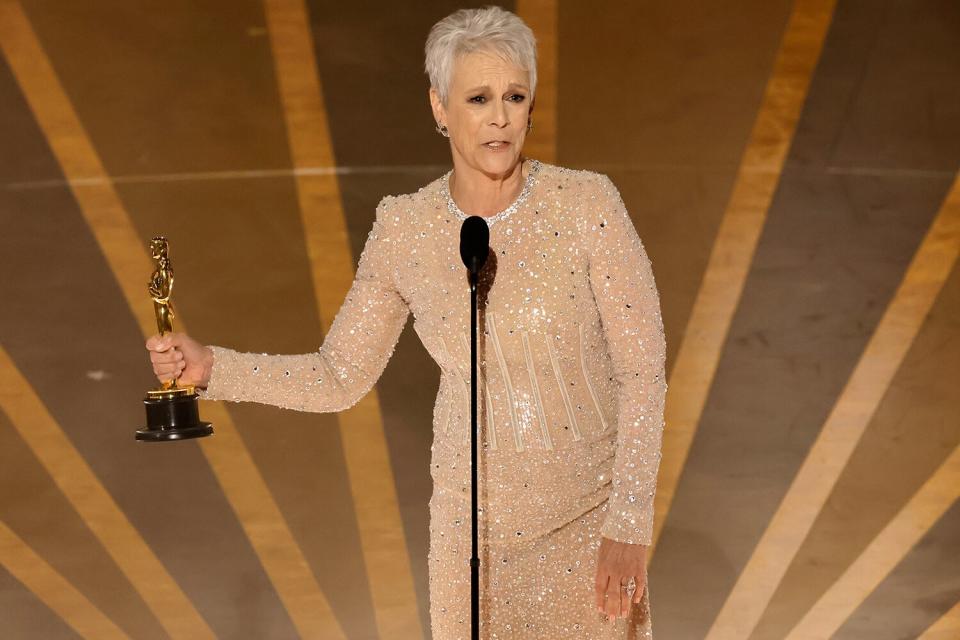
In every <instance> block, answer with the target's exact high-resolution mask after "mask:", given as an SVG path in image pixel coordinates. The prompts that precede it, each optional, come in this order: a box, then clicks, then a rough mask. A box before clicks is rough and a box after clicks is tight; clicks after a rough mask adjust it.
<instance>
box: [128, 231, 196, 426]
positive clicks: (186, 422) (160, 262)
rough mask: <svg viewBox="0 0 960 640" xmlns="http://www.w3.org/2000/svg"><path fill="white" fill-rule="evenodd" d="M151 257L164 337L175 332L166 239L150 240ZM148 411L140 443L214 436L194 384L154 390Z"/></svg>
mask: <svg viewBox="0 0 960 640" xmlns="http://www.w3.org/2000/svg"><path fill="white" fill-rule="evenodd" d="M150 255H151V256H152V257H153V260H154V262H155V263H156V267H155V268H154V270H153V274H152V275H151V276H150V284H149V291H150V297H151V298H152V299H153V311H154V314H155V315H156V316H157V330H158V331H159V333H160V335H164V334H167V333H171V332H172V331H173V318H174V317H175V315H174V313H173V302H172V300H171V297H172V295H173V266H172V265H171V264H170V256H169V244H168V243H167V239H166V238H164V237H163V236H157V237H156V238H154V239H153V240H151V241H150ZM143 403H144V405H146V408H147V427H146V428H145V429H140V430H138V431H137V440H144V441H147V442H163V441H166V440H186V439H188V438H199V437H202V436H208V435H210V434H211V433H213V426H212V425H211V424H210V423H209V422H200V412H199V410H198V409H197V393H196V390H195V389H194V388H193V386H192V385H187V386H180V385H178V384H177V380H176V378H173V379H171V380H166V381H164V382H163V383H161V385H160V388H159V389H151V390H150V391H148V392H147V397H146V398H144V399H143Z"/></svg>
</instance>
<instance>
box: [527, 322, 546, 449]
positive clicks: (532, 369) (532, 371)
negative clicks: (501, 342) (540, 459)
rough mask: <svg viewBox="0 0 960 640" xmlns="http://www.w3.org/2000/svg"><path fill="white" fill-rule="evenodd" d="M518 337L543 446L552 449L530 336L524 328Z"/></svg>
mask: <svg viewBox="0 0 960 640" xmlns="http://www.w3.org/2000/svg"><path fill="white" fill-rule="evenodd" d="M520 338H521V342H522V343H523V357H524V358H525V359H526V361H527V373H528V374H529V375H530V386H531V387H533V397H534V400H535V401H536V403H537V417H539V418H540V433H541V435H542V436H543V446H544V447H545V448H547V449H553V439H552V438H551V437H550V427H549V425H547V418H546V416H544V415H543V398H541V397H540V383H539V382H537V368H536V366H534V364H533V353H531V351H530V338H528V337H527V330H526V329H524V330H522V331H521V332H520Z"/></svg>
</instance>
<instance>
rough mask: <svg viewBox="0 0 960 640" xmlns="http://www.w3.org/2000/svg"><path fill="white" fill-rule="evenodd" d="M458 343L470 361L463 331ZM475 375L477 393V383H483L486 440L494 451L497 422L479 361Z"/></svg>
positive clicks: (467, 388) (488, 385) (468, 345)
mask: <svg viewBox="0 0 960 640" xmlns="http://www.w3.org/2000/svg"><path fill="white" fill-rule="evenodd" d="M460 343H461V344H462V345H463V349H464V351H465V352H466V354H467V356H466V357H467V362H469V361H470V342H469V340H467V337H466V335H465V334H463V333H461V334H460ZM476 375H477V385H478V388H477V392H478V393H479V391H480V389H479V385H480V384H482V385H483V397H484V399H485V401H486V404H487V430H486V436H487V442H488V444H489V445H490V448H491V449H493V450H494V451H496V449H497V423H496V421H495V420H494V417H493V400H492V399H491V397H490V382H489V381H488V380H487V379H486V377H485V376H481V375H480V363H479V361H478V362H477V374H476ZM464 384H465V385H466V386H465V390H466V393H467V396H468V397H469V395H470V388H469V385H467V384H466V383H464Z"/></svg>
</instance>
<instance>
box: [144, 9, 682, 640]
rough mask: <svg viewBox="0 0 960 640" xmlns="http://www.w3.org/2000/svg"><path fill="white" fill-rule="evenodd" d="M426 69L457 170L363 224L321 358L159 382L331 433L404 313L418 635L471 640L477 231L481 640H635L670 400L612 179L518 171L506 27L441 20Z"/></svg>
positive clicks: (188, 353) (527, 70)
mask: <svg viewBox="0 0 960 640" xmlns="http://www.w3.org/2000/svg"><path fill="white" fill-rule="evenodd" d="M426 69H427V72H428V74H429V76H430V83H431V88H430V93H429V95H430V103H431V106H432V109H433V114H434V117H435V119H436V122H437V130H438V131H439V132H440V133H441V134H442V135H444V136H447V137H449V139H450V151H451V153H452V156H453V169H452V170H451V171H450V172H448V173H447V174H446V175H444V176H442V177H440V178H437V179H436V180H434V181H432V182H431V183H429V184H427V185H426V186H424V187H422V188H421V189H420V190H419V191H418V192H416V193H411V194H405V195H400V196H396V197H393V196H387V197H385V198H384V199H383V200H382V201H381V202H380V204H379V206H378V207H377V214H376V220H375V222H374V223H373V229H372V230H371V231H370V234H369V236H368V238H367V241H366V245H365V247H364V250H363V253H362V254H361V257H360V260H359V265H358V268H357V274H356V278H355V280H354V282H353V285H352V288H351V289H350V292H349V293H348V295H347V297H346V300H345V301H344V303H343V306H342V307H341V308H340V310H339V312H338V314H337V316H336V319H335V320H334V322H333V324H332V326H331V328H330V331H329V333H328V335H327V336H326V337H325V339H324V341H323V344H322V346H321V347H320V349H319V350H318V351H317V352H315V353H311V354H304V355H270V356H268V355H263V354H254V353H238V352H236V351H232V350H230V349H226V348H223V347H205V346H202V345H200V344H198V343H197V342H195V341H194V340H192V339H190V338H189V337H187V336H185V335H183V334H172V335H167V336H165V337H163V338H160V337H159V336H154V337H153V338H151V339H150V340H149V341H148V342H147V348H148V349H149V350H150V351H151V352H152V353H151V359H152V361H153V366H154V371H155V373H156V374H157V376H158V377H159V378H160V379H161V380H167V379H169V378H171V377H176V376H179V378H180V379H181V381H182V382H183V383H189V384H195V385H197V386H198V387H200V388H201V389H204V388H205V389H204V390H202V391H201V393H202V395H203V396H204V397H206V398H211V399H222V400H232V401H254V402H262V403H269V404H273V405H277V406H281V407H287V408H292V409H298V410H302V411H341V410H343V409H347V408H348V407H350V406H352V405H353V404H355V403H356V402H357V401H358V400H359V399H360V398H361V397H363V395H365V394H366V393H367V391H369V389H370V388H371V387H372V386H373V384H374V383H375V382H376V380H377V379H378V378H379V377H380V375H381V373H382V372H383V369H384V367H385V366H386V363H387V361H388V360H389V358H390V356H391V354H392V352H393V349H394V347H395V345H396V342H397V340H398V338H399V335H400V332H401V330H402V328H403V326H404V324H405V323H406V320H407V316H408V314H409V313H410V312H411V311H412V312H413V314H414V318H415V321H414V327H415V329H416V331H417V333H418V335H419V336H420V338H421V340H422V342H423V344H424V346H425V347H426V349H427V350H428V352H429V353H430V355H431V356H432V357H433V358H434V360H436V362H437V363H438V364H439V366H440V369H441V382H440V389H439V392H438V395H437V400H436V406H435V411H434V424H433V428H434V445H433V454H432V455H433V457H432V464H431V472H432V475H433V480H434V493H433V496H432V498H431V501H430V516H431V520H430V555H429V572H430V613H431V620H432V628H433V634H434V638H437V639H443V640H448V639H453V638H467V637H469V623H470V595H469V594H470V589H469V587H470V573H469V568H468V561H469V557H470V497H469V496H470V492H469V487H470V464H469V459H470V458H469V436H470V412H469V394H468V390H469V387H468V385H469V380H470V374H469V368H470V364H469V362H470V350H469V342H468V341H469V335H470V319H469V308H470V307H469V300H470V298H469V296H470V293H469V286H468V283H467V278H466V270H465V269H464V267H463V264H462V262H461V261H460V257H459V253H458V250H459V231H460V226H461V221H462V220H464V219H466V216H467V215H480V216H483V217H484V218H486V220H487V224H488V225H489V227H490V246H491V255H490V258H489V259H488V261H487V264H486V265H485V267H484V271H483V272H482V275H481V289H482V293H481V297H482V301H481V313H480V322H481V327H480V328H481V333H480V336H481V340H480V345H479V346H480V349H481V352H480V358H479V366H478V376H479V380H480V389H479V399H478V404H479V407H480V417H479V422H480V428H481V434H480V442H481V445H482V453H481V461H482V462H481V469H480V473H481V489H480V490H481V498H480V500H481V503H480V504H481V511H482V514H481V516H480V521H479V529H480V536H481V538H480V548H481V563H482V564H481V567H482V569H481V594H482V597H481V620H482V623H481V626H482V627H483V637H489V638H551V639H553V638H608V639H612V638H637V637H645V638H650V637H651V621H650V611H649V591H648V589H647V588H646V549H647V545H649V544H650V541H651V538H652V527H653V497H654V488H655V483H656V476H657V470H658V467H659V460H660V443H661V434H662V429H663V405H664V395H665V392H666V381H665V376H664V360H665V338H664V333H663V325H662V321H661V316H660V305H659V296H658V293H657V289H656V285H655V283H654V278H653V273H652V270H651V265H650V261H649V259H648V257H647V254H646V252H645V250H644V246H643V244H642V242H641V240H640V238H639V237H638V235H637V232H636V229H635V228H634V226H633V224H632V222H631V220H630V217H629V215H628V214H627V211H626V209H625V207H624V205H623V201H622V200H621V198H620V195H619V193H618V191H617V189H616V188H615V187H614V185H613V183H612V182H611V181H610V179H609V178H607V177H606V176H604V175H601V174H597V173H593V172H589V171H575V170H570V169H564V168H561V167H557V166H552V165H548V164H544V163H540V162H537V161H536V160H532V159H527V158H525V157H524V156H523V154H522V149H523V142H524V138H525V136H526V134H527V132H528V131H529V129H530V127H531V126H532V120H531V114H532V112H533V102H534V95H535V89H536V50H535V41H534V38H533V34H532V33H531V31H530V29H529V28H527V26H526V25H525V24H524V23H523V22H522V21H521V20H520V19H519V18H518V17H517V16H515V15H514V14H512V13H509V12H507V11H504V10H502V9H499V8H496V7H487V8H485V9H478V10H462V11H458V12H456V13H454V14H452V15H450V16H448V17H447V18H445V19H443V20H441V21H440V22H438V23H437V24H436V25H435V26H434V27H433V29H432V30H431V32H430V35H429V37H428V40H427V45H426Z"/></svg>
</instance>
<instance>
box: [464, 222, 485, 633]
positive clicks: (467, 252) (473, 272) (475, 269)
mask: <svg viewBox="0 0 960 640" xmlns="http://www.w3.org/2000/svg"><path fill="white" fill-rule="evenodd" d="M489 252H490V227H488V226H487V221H486V220H485V219H483V218H482V217H481V216H470V217H469V218H467V219H466V220H465V221H464V222H463V226H461V227H460V258H461V259H462V260H463V264H464V266H465V267H466V268H467V272H468V275H469V282H470V472H471V482H470V509H471V518H470V553H471V555H470V634H471V635H470V637H471V638H472V640H480V554H479V552H478V551H477V546H478V544H477V537H478V536H477V520H479V517H478V509H477V484H478V478H477V474H478V472H477V469H478V465H477V434H478V433H479V429H478V426H477V322H478V318H477V315H478V314H477V306H478V305H477V297H478V291H477V287H478V284H479V280H480V269H481V268H483V265H484V263H485V262H486V261H487V256H488V254H489Z"/></svg>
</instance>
